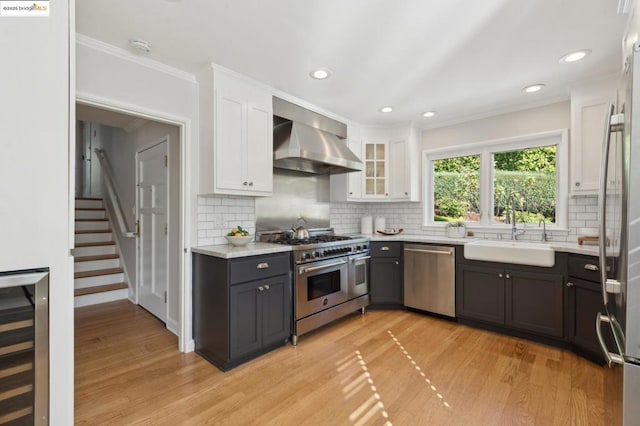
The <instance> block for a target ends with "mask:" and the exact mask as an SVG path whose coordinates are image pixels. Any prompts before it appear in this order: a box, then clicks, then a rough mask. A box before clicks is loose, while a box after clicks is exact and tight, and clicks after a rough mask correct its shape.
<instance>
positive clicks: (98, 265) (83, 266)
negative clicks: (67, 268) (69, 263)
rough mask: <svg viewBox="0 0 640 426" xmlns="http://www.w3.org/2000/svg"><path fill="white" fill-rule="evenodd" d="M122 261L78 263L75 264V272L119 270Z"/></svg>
mask: <svg viewBox="0 0 640 426" xmlns="http://www.w3.org/2000/svg"><path fill="white" fill-rule="evenodd" d="M119 267H120V259H103V260H90V261H88V262H76V263H74V264H73V271H74V272H84V271H95V270H98V269H110V268H119Z"/></svg>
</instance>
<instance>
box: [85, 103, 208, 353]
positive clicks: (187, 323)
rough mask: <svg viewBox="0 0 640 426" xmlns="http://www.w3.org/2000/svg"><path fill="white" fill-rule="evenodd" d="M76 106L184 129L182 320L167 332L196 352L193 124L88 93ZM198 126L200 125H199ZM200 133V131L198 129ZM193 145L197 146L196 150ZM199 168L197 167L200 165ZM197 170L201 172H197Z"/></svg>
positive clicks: (181, 346)
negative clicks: (193, 268) (193, 247)
mask: <svg viewBox="0 0 640 426" xmlns="http://www.w3.org/2000/svg"><path fill="white" fill-rule="evenodd" d="M75 102H77V103H80V104H84V105H89V106H93V107H96V108H101V109H105V110H108V111H114V112H119V113H122V114H128V115H132V116H135V117H141V118H146V119H149V120H154V121H158V122H161V123H165V124H171V125H174V126H177V127H178V128H179V129H180V141H179V143H180V216H181V218H182V221H181V223H180V227H179V230H178V231H179V233H180V237H179V246H180V248H181V251H182V256H180V257H179V267H178V268H179V272H180V273H179V276H180V282H179V288H178V299H179V300H178V301H177V303H178V312H179V313H178V319H177V323H174V322H173V321H170V319H169V318H167V324H166V325H167V328H168V329H169V330H170V331H172V332H173V333H175V334H177V336H178V349H179V350H180V351H181V352H192V351H193V350H194V341H193V332H192V322H193V320H192V318H191V311H192V309H191V300H192V291H191V263H190V262H189V259H190V255H191V252H190V250H189V249H188V247H191V245H192V240H193V239H194V238H195V235H194V231H193V229H192V223H194V222H197V216H196V217H193V216H194V215H195V214H197V213H196V211H195V209H194V208H195V207H196V205H197V201H195V200H196V199H197V198H196V197H197V196H196V194H195V192H194V191H195V188H196V185H197V175H195V173H194V176H191V174H190V171H191V170H192V164H193V163H195V162H196V161H197V159H196V158H193V159H192V158H191V157H192V156H193V154H194V153H197V138H196V137H197V132H195V131H194V124H193V120H192V119H190V118H187V117H184V116H178V115H174V114H169V113H166V112H163V111H158V110H153V109H149V108H144V107H141V106H140V105H136V104H131V103H127V102H121V101H116V100H113V99H109V98H105V97H102V96H96V95H93V94H90V93H86V92H79V91H76V98H75ZM196 124H197V123H196ZM196 130H197V129H196ZM192 145H193V146H192ZM196 165H197V164H196ZM196 170H197V169H196Z"/></svg>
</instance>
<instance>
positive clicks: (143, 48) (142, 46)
mask: <svg viewBox="0 0 640 426" xmlns="http://www.w3.org/2000/svg"><path fill="white" fill-rule="evenodd" d="M129 45H130V46H131V47H133V48H134V49H135V50H137V51H138V52H140V53H149V52H151V45H150V44H149V43H148V42H146V41H144V40H141V39H139V38H134V39H131V41H129Z"/></svg>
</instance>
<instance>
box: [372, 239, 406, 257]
mask: <svg viewBox="0 0 640 426" xmlns="http://www.w3.org/2000/svg"><path fill="white" fill-rule="evenodd" d="M370 250H371V256H372V257H401V256H402V243H399V242H392V243H386V242H380V241H378V242H372V243H371V244H370Z"/></svg>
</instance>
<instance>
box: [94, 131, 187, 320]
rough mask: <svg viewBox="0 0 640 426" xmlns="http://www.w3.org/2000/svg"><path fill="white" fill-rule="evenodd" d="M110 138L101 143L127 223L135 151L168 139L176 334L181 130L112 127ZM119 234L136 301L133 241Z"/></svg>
mask: <svg viewBox="0 0 640 426" xmlns="http://www.w3.org/2000/svg"><path fill="white" fill-rule="evenodd" d="M111 133H112V135H111V138H110V139H109V140H107V141H103V148H104V150H105V153H106V154H107V157H108V159H109V162H110V164H111V167H112V169H113V172H114V176H115V178H116V184H117V187H118V191H119V196H120V197H121V200H120V201H121V203H122V209H123V211H124V214H125V216H126V217H127V223H129V224H131V225H133V224H134V223H135V207H136V159H135V156H136V152H137V151H140V150H141V149H144V148H147V147H149V146H150V144H152V143H154V142H158V141H160V140H162V139H164V138H165V137H168V139H169V175H170V181H169V193H170V195H169V196H170V201H169V246H170V250H171V252H170V259H169V281H168V283H167V303H168V315H167V326H168V328H169V329H170V330H171V331H173V332H174V333H177V329H176V327H177V324H178V322H179V315H180V310H179V305H178V302H179V288H180V286H179V280H180V270H179V258H180V256H181V252H182V250H181V248H180V239H179V237H180V129H179V128H178V127H177V126H172V125H169V124H164V123H157V122H152V121H149V122H148V123H147V124H145V125H144V126H142V127H140V128H139V129H137V130H135V131H133V132H131V133H127V132H126V131H124V130H122V129H117V128H112V132H111ZM116 234H118V244H119V247H120V250H121V251H122V255H123V261H124V263H125V267H126V270H127V275H128V276H129V280H130V282H129V285H130V289H131V290H132V291H130V295H131V298H132V299H135V286H136V272H137V271H136V239H134V238H122V237H120V235H119V232H118V231H116Z"/></svg>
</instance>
